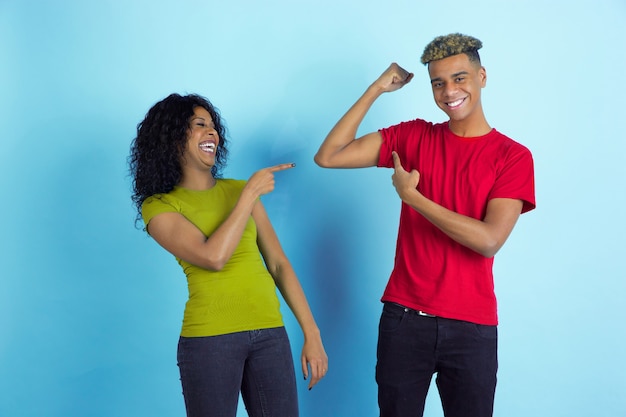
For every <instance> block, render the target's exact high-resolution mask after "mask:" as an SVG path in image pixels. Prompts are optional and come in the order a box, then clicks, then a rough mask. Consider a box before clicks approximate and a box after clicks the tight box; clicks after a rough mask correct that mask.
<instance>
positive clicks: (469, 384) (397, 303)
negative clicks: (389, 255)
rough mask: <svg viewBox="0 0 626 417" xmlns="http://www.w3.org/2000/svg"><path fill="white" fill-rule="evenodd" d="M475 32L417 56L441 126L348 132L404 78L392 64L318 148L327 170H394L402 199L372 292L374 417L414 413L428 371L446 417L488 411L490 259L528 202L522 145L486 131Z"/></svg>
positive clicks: (441, 40)
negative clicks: (377, 307) (380, 280)
mask: <svg viewBox="0 0 626 417" xmlns="http://www.w3.org/2000/svg"><path fill="white" fill-rule="evenodd" d="M481 47H482V43H481V42H480V41H479V40H478V39H476V38H473V37H470V36H466V35H461V34H450V35H447V36H441V37H438V38H435V39H434V40H433V41H432V42H431V43H430V44H428V45H427V46H426V48H425V50H424V54H423V55H422V58H421V61H422V63H423V64H425V65H427V66H428V73H429V76H430V82H431V86H432V91H433V97H434V99H435V103H436V104H437V106H438V107H439V108H441V110H443V111H444V112H445V113H446V115H447V116H448V118H449V120H448V121H447V122H446V123H439V124H433V123H429V122H426V121H424V120H420V119H416V120H412V121H408V122H403V123H400V124H397V125H395V126H391V127H388V128H385V129H381V130H379V131H377V132H373V133H369V134H366V135H364V136H362V137H360V138H358V139H357V138H356V133H357V129H358V127H359V125H360V124H361V122H362V120H363V118H364V117H365V114H366V113H367V111H368V110H369V109H370V107H371V106H372V104H373V103H374V101H375V100H376V99H377V98H378V97H380V96H381V95H382V94H383V93H386V92H391V91H395V90H398V89H399V88H402V87H403V86H404V85H406V84H407V83H409V82H410V81H411V80H412V78H413V74H412V73H409V72H407V71H406V70H404V69H403V68H401V67H400V66H398V65H397V64H395V63H394V64H391V66H389V68H388V69H387V70H386V71H385V72H384V73H383V74H382V75H381V76H380V77H379V78H378V79H377V80H376V81H375V82H374V83H373V84H372V85H370V87H369V88H368V89H367V90H366V92H365V93H364V94H363V95H362V96H361V97H360V98H359V99H358V100H357V102H356V103H355V104H354V105H353V106H352V107H351V108H350V110H348V112H347V113H346V114H345V115H344V116H343V117H342V118H341V119H340V120H339V122H338V123H337V124H336V125H335V127H334V128H333V129H332V130H331V131H330V133H329V134H328V136H327V137H326V139H325V140H324V142H323V143H322V145H321V147H320V149H319V151H318V153H317V154H316V155H315V162H316V163H317V164H318V165H320V166H322V167H326V168H359V167H370V166H379V167H387V168H393V169H394V172H393V175H392V179H393V185H394V186H395V188H396V191H397V193H398V195H399V196H400V198H401V199H402V209H401V213H400V227H399V231H398V240H397V247H396V257H395V263H394V268H393V271H392V273H391V277H390V278H389V282H388V283H387V287H386V289H385V292H384V294H383V296H382V301H383V303H384V305H383V312H382V315H381V320H380V325H379V338H378V351H377V364H376V381H377V383H378V403H379V407H380V415H381V417H391V416H394V417H412V416H422V415H423V411H424V402H425V399H426V394H427V391H428V388H429V386H430V382H431V378H432V376H433V374H435V373H436V374H437V378H436V382H437V387H438V390H439V395H440V397H441V402H442V405H443V410H444V414H445V415H446V417H459V416H467V417H483V416H491V415H492V414H493V400H494V393H495V387H496V371H497V367H498V364H497V327H496V326H497V324H498V317H497V309H496V298H495V294H494V283H493V273H492V266H493V256H494V255H495V254H496V252H498V250H499V249H500V248H501V247H502V245H503V244H504V242H505V241H506V239H507V238H508V236H509V234H510V233H511V231H512V230H513V226H514V225H515V223H516V221H517V219H518V218H519V216H520V214H521V213H524V212H526V211H529V210H532V209H533V208H534V207H535V195H534V173H533V160H532V155H531V153H530V151H529V150H528V149H527V148H525V147H524V146H522V145H520V144H519V143H517V142H515V141H513V140H512V139H510V138H508V137H506V136H504V135H503V134H501V133H500V132H498V131H496V130H495V129H493V128H491V127H490V126H489V124H488V123H487V120H486V118H485V115H484V113H483V108H482V104H481V100H480V95H481V89H482V88H483V87H485V85H486V81H487V73H486V71H485V68H484V67H482V66H481V62H480V57H479V54H478V49H480V48H481Z"/></svg>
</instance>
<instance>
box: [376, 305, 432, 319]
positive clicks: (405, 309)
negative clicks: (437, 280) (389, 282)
mask: <svg viewBox="0 0 626 417" xmlns="http://www.w3.org/2000/svg"><path fill="white" fill-rule="evenodd" d="M386 304H389V305H392V306H396V307H400V308H401V309H403V310H404V311H405V313H414V314H417V315H418V316H422V317H437V316H435V315H434V314H429V313H427V312H425V311H422V310H415V309H413V308H409V307H406V306H403V305H402V304H398V303H391V302H387V303H386Z"/></svg>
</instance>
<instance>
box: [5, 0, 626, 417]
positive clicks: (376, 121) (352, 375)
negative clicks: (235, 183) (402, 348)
mask: <svg viewBox="0 0 626 417" xmlns="http://www.w3.org/2000/svg"><path fill="white" fill-rule="evenodd" d="M451 32H462V33H467V34H470V35H473V36H476V37H478V38H479V39H481V40H482V41H483V43H484V47H483V49H482V50H481V57H482V60H483V64H484V66H485V67H486V69H487V74H488V81H487V87H486V88H485V89H484V90H483V105H484V108H485V112H486V115H487V119H488V121H489V122H490V124H491V125H492V126H494V127H496V128H497V129H498V130H499V131H501V132H503V133H505V134H507V135H509V136H510V137H512V138H514V139H515V140H517V141H519V142H521V143H523V144H524V145H526V146H527V147H529V148H530V149H531V151H532V152H533V155H534V158H535V168H536V187H537V204H538V206H537V209H536V210H535V211H533V212H530V213H528V214H524V215H523V216H522V217H521V218H520V220H519V222H518V224H517V226H516V229H515V230H514V231H513V234H512V235H511V237H510V238H509V241H508V242H507V244H506V245H505V246H504V248H503V249H502V250H501V251H500V252H499V253H498V255H497V256H496V261H495V274H496V291H497V295H498V298H499V313H500V328H499V331H500V347H499V349H500V350H499V352H500V353H499V358H500V370H499V375H498V377H499V381H498V390H497V394H496V404H495V415H496V416H506V417H528V416H549V417H558V416H563V417H577V416H580V417H587V416H594V417H616V416H624V415H626V397H625V396H624V393H625V392H626V378H625V377H624V375H626V355H624V343H625V342H626V324H625V319H626V313H624V309H623V305H624V302H623V299H624V295H625V294H626V279H625V278H626V273H625V272H624V271H625V270H626V265H625V261H624V260H625V258H626V245H625V244H624V240H623V238H624V236H626V222H625V220H624V219H625V218H626V216H625V215H624V207H625V206H626V187H625V186H624V180H625V179H626V144H625V142H626V141H625V139H626V135H625V134H624V131H623V128H622V126H621V122H622V121H623V105H622V104H621V102H622V101H623V100H624V98H625V97H626V88H625V87H624V82H623V74H624V73H625V72H626V2H624V1H623V0H593V1H592V0H581V1H578V2H572V1H570V0H555V1H552V2H546V1H543V0H541V1H539V0H530V1H508V2H505V1H496V0H493V1H491V0H477V1H475V2H472V3H468V2H464V1H457V0H451V1H446V2H432V1H431V2H424V1H417V0H390V1H387V2H382V3H381V2H374V1H357V0H349V1H342V0H317V1H298V0H295V1H292V0H269V1H264V2H257V1H252V0H250V1H244V0H233V1H208V0H180V1H162V0H151V1H148V0H135V1H121V0H119V1H116V0H105V1H98V2H96V1H91V0H86V1H77V0H76V1H70V0H60V1H51V0H41V1H37V2H31V1H18V0H0V135H1V138H0V172H1V174H2V175H0V182H1V183H0V185H1V188H0V189H1V190H2V191H3V198H2V203H0V219H1V221H2V227H1V230H2V233H1V234H0V258H1V260H2V262H1V263H0V375H2V378H0V416H7V417H22V416H23V417H44V416H45V417H48V416H49V417H137V416H150V417H160V416H183V415H184V405H183V398H182V394H181V388H180V382H179V380H178V369H177V367H176V343H177V338H178V332H179V330H180V324H181V319H182V311H183V307H184V303H185V301H186V295H187V294H186V283H185V279H184V276H183V274H182V272H181V270H180V268H179V266H178V265H177V264H176V262H175V260H174V259H173V257H172V256H170V255H169V254H168V253H166V252H165V251H164V250H163V249H161V248H160V247H159V246H158V245H157V244H156V243H155V242H154V241H152V240H151V239H150V238H149V237H147V236H146V234H145V233H144V232H142V231H141V230H140V228H135V225H134V218H135V213H134V211H133V207H132V206H131V201H130V192H131V186H130V178H129V176H128V166H127V156H128V151H129V146H130V142H131V140H132V139H133V137H134V135H135V132H136V130H135V129H136V125H137V123H138V122H139V121H140V120H141V119H142V118H143V116H144V115H145V113H146V111H147V110H148V108H149V107H150V106H152V105H153V104H154V103H155V102H156V101H158V100H160V99H162V98H163V97H165V96H166V95H168V94H169V93H172V92H178V93H182V94H184V93H199V94H202V95H204V96H206V97H208V98H209V99H210V100H211V101H212V102H213V103H214V104H215V105H216V106H217V107H218V108H219V109H220V110H221V113H222V115H223V117H224V118H225V120H226V123H227V126H228V131H229V138H230V140H231V143H232V147H231V150H232V152H231V157H230V159H229V164H228V166H227V169H226V172H225V176H227V177H233V178H241V179H245V178H248V177H249V176H250V175H251V174H252V173H253V172H255V171H256V170H258V169H260V168H262V167H265V166H269V165H273V164H277V163H282V162H295V163H296V164H297V167H296V168H295V169H293V170H289V171H285V172H280V173H278V174H277V176H276V178H277V185H276V190H275V191H274V192H273V193H272V194H269V195H267V196H264V197H263V201H264V203H265V205H266V207H267V209H268V212H269V214H270V218H271V219H272V221H273V223H274V226H275V228H276V230H277V233H278V235H279V237H280V239H281V242H282V244H283V247H284V249H285V250H286V252H287V254H288V256H289V257H290V259H291V261H292V263H293V264H294V266H295V268H296V271H297V272H298V275H299V277H300V279H301V281H302V284H303V286H304V288H305V291H306V293H307V295H308V297H309V301H310V304H311V306H312V309H313V311H314V314H315V316H316V319H317V321H318V324H319V326H320V328H321V331H322V337H323V340H324V342H325V347H326V350H327V353H328V356H329V359H330V370H329V373H328V375H327V377H326V378H325V379H324V380H323V381H322V382H321V383H320V384H319V385H317V386H316V387H315V388H314V389H313V390H312V391H308V390H307V383H306V381H303V380H301V381H300V382H299V385H298V390H299V397H300V404H301V416H302V417H313V416H328V417H342V416H359V417H361V416H376V415H378V409H377V401H376V384H375V381H374V365H375V350H376V338H377V325H378V318H379V314H380V310H381V304H380V301H379V300H380V296H381V294H382V291H383V289H384V286H385V283H386V281H387V278H388V276H389V273H390V271H391V268H392V264H393V256H394V246H395V238H396V231H397V227H398V216H399V209H400V200H399V198H398V196H397V195H396V193H395V191H394V189H393V187H392V184H391V179H390V177H391V172H390V171H389V170H385V169H376V168H370V169H362V170H324V169H321V168H319V167H317V166H316V165H315V164H314V162H313V155H314V154H315V152H316V150H317V148H318V147H319V145H320V143H321V141H322V140H323V139H324V137H325V135H326V134H327V133H328V131H329V130H330V129H331V128H332V126H333V125H334V123H335V122H336V121H337V120H338V119H339V118H340V117H341V116H342V115H343V113H344V112H345V111H346V110H347V109H348V108H349V106H350V105H352V103H353V102H354V101H355V100H356V99H357V98H358V96H359V95H360V94H361V93H362V92H363V91H364V90H365V89H366V88H367V86H368V85H369V84H370V83H371V82H372V81H374V79H376V77H378V75H379V74H380V73H381V72H382V71H383V70H384V69H386V68H387V66H388V65H389V64H390V63H391V62H394V61H395V62H398V63H399V64H400V65H402V66H404V67H405V68H407V69H409V70H410V71H412V72H414V73H415V79H414V80H413V81H412V82H411V83H410V84H409V85H407V86H406V87H405V88H403V89H401V90H400V91H397V92H395V93H390V94H387V95H384V96H383V97H381V98H380V100H378V101H377V102H376V103H375V105H374V107H373V108H372V110H371V112H370V113H369V114H368V115H367V117H366V119H365V121H364V123H363V125H362V130H361V132H360V133H367V132H369V131H373V130H376V129H378V128H381V127H385V126H388V125H392V124H395V123H398V122H400V121H403V120H408V119H412V118H415V117H421V118H425V119H429V120H432V121H436V122H438V121H443V120H444V117H445V115H444V114H443V113H442V112H441V111H440V110H438V109H437V107H436V106H435V104H434V102H433V99H432V94H431V91H430V85H429V80H428V77H427V70H426V68H425V67H424V66H422V65H421V64H420V63H419V57H420V55H421V52H422V50H423V48H424V46H425V45H426V43H428V42H429V41H430V40H431V39H432V38H434V37H435V36H438V35H442V34H447V33H451ZM284 316H285V321H286V325H287V328H288V331H289V333H290V335H291V340H292V345H293V353H294V358H295V359H296V364H298V363H299V354H300V349H301V346H302V335H301V333H300V331H299V328H298V326H297V323H296V322H295V320H294V318H293V316H292V315H291V313H290V312H289V310H288V309H284ZM296 366H297V368H296V369H297V370H299V366H298V365H296ZM238 415H239V416H244V415H245V410H244V408H243V406H241V407H240V410H239V414H238ZM425 415H426V416H427V417H437V416H442V412H441V406H440V404H439V398H438V394H437V392H436V390H431V392H430V394H429V397H428V400H427V409H426V413H425Z"/></svg>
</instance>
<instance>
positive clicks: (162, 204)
mask: <svg viewBox="0 0 626 417" xmlns="http://www.w3.org/2000/svg"><path fill="white" fill-rule="evenodd" d="M245 184H246V182H245V181H242V180H232V179H219V180H217V183H216V184H215V186H214V187H213V188H211V189H209V190H203V191H195V190H188V189H185V188H181V187H175V188H174V190H172V191H171V192H169V193H167V194H159V195H154V196H152V197H149V198H147V199H146V200H145V201H144V203H143V206H142V216H143V220H144V223H145V224H146V225H148V223H149V222H150V220H151V219H152V218H154V216H156V215H158V214H161V213H166V212H176V213H181V214H182V215H183V216H185V218H187V220H189V221H190V222H192V223H193V224H194V225H195V226H196V227H197V228H198V229H200V230H201V231H202V233H204V235H205V236H207V237H208V236H210V235H211V234H212V233H213V232H214V231H215V230H216V229H217V228H218V227H219V225H220V224H222V223H223V222H224V220H226V218H227V217H228V215H229V214H230V212H231V211H232V209H233V207H234V206H235V203H236V202H237V200H238V199H239V196H240V195H241V191H242V189H243V187H244V185H245ZM176 260H177V261H178V263H179V264H180V266H181V267H182V268H183V271H184V273H185V275H186V276H187V285H188V289H189V300H188V301H187V304H186V306H185V314H184V318H183V326H182V330H181V336H184V337H199V336H215V335H221V334H228V333H235V332H241V331H246V330H256V329H268V328H272V327H280V326H282V325H283V320H282V316H281V313H280V304H279V301H278V297H277V295H276V285H275V283H274V279H273V278H272V276H271V275H270V274H269V272H268V270H267V268H266V266H265V263H264V262H263V258H262V257H261V253H260V251H259V247H258V245H257V230H256V224H255V223H254V220H253V218H252V216H250V218H249V219H248V223H247V224H246V227H245V230H244V232H243V236H242V237H241V241H240V242H239V244H238V245H237V248H236V249H235V252H234V253H233V255H232V257H231V258H230V259H229V261H228V262H227V263H226V265H225V266H224V268H222V270H221V271H209V270H207V269H204V268H201V267H198V266H195V265H192V264H190V263H189V262H185V261H184V260H182V259H180V258H178V257H177V258H176Z"/></svg>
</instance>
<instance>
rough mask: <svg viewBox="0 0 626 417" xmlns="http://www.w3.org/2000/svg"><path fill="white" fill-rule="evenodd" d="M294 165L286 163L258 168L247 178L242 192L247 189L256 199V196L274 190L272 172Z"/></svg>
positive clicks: (293, 165)
mask: <svg viewBox="0 0 626 417" xmlns="http://www.w3.org/2000/svg"><path fill="white" fill-rule="evenodd" d="M295 166H296V164H294V163H288V164H279V165H274V166H272V167H267V168H263V169H260V170H258V171H257V172H255V173H254V174H252V176H251V177H250V179H248V182H247V184H246V186H245V187H244V192H245V191H247V192H249V193H251V196H252V197H253V198H254V199H257V198H258V197H261V196H262V195H264V194H268V193H271V192H272V191H274V184H275V180H274V173H275V172H278V171H284V170H286V169H290V168H293V167H295Z"/></svg>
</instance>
